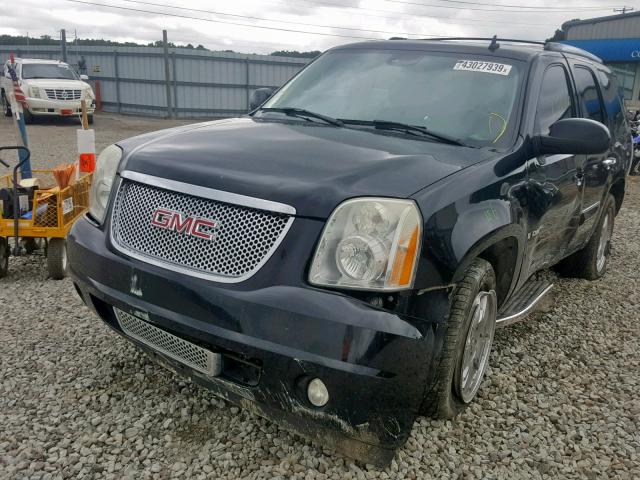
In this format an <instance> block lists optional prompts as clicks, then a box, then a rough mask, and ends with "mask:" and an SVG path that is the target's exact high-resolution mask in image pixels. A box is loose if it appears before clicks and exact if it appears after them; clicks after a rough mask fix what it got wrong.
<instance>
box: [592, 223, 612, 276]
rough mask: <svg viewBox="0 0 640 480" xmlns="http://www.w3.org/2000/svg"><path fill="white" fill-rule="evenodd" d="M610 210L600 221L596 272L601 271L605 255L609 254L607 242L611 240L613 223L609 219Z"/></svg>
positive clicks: (605, 260) (605, 259) (605, 258)
mask: <svg viewBox="0 0 640 480" xmlns="http://www.w3.org/2000/svg"><path fill="white" fill-rule="evenodd" d="M610 215H611V213H610V212H607V213H606V215H605V216H604V220H603V221H602V230H601V231H600V243H598V252H597V256H596V269H597V270H598V272H602V269H603V268H604V265H605V263H606V262H607V255H609V242H610V241H611V235H612V234H613V231H612V230H613V224H612V223H611V220H610V218H609V217H610Z"/></svg>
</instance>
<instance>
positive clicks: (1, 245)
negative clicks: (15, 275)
mask: <svg viewBox="0 0 640 480" xmlns="http://www.w3.org/2000/svg"><path fill="white" fill-rule="evenodd" d="M8 273H9V242H7V239H6V238H4V237H0V278H4V277H6V276H7V274H8Z"/></svg>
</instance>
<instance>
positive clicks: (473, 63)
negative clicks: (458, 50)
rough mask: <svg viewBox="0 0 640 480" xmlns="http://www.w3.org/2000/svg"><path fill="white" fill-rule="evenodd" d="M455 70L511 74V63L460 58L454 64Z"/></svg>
mask: <svg viewBox="0 0 640 480" xmlns="http://www.w3.org/2000/svg"><path fill="white" fill-rule="evenodd" d="M453 69H454V70H463V71H466V72H484V73H495V74H496V75H509V72H510V71H511V65H506V64H504V63H495V62H483V61H480V60H459V61H458V62H457V63H456V64H455V65H454V66H453Z"/></svg>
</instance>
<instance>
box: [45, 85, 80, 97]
mask: <svg viewBox="0 0 640 480" xmlns="http://www.w3.org/2000/svg"><path fill="white" fill-rule="evenodd" d="M44 91H45V92H46V93H47V97H49V98H50V99H52V100H80V97H81V96H82V90H72V89H67V88H45V90H44Z"/></svg>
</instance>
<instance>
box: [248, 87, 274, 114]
mask: <svg viewBox="0 0 640 480" xmlns="http://www.w3.org/2000/svg"><path fill="white" fill-rule="evenodd" d="M271 95H273V88H269V87H265V88H257V89H255V90H254V91H253V92H251V96H250V97H249V111H253V110H255V109H256V108H258V107H259V106H260V105H262V104H263V103H264V102H266V101H267V100H268V98H269V97H270V96H271Z"/></svg>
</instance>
